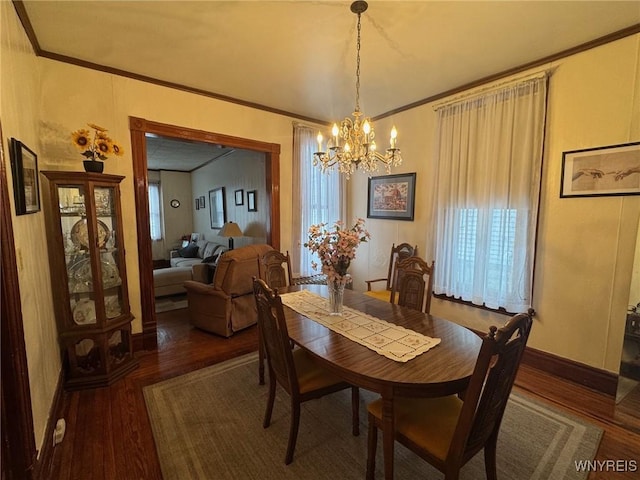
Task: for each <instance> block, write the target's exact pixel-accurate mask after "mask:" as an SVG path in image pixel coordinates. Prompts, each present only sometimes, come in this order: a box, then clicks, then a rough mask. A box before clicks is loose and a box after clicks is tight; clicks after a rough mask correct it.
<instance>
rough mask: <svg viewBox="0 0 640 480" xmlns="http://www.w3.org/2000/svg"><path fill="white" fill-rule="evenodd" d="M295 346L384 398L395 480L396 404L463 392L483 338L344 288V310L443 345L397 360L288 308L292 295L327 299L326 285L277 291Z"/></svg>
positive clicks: (388, 474) (389, 474)
mask: <svg viewBox="0 0 640 480" xmlns="http://www.w3.org/2000/svg"><path fill="white" fill-rule="evenodd" d="M278 290H279V293H280V294H281V296H282V298H283V304H284V313H285V318H286V321H287V328H288V331H289V338H290V339H291V341H292V342H293V343H294V344H295V345H297V346H299V347H300V348H302V349H304V350H306V351H307V352H308V353H309V354H311V356H312V357H313V358H314V359H315V360H317V361H318V362H319V363H320V364H321V365H322V366H323V367H324V368H326V369H327V370H329V371H331V372H333V373H334V374H335V375H337V376H339V377H340V378H342V379H343V380H344V381H346V382H348V383H350V384H352V385H355V386H357V387H359V388H363V389H366V390H370V391H372V392H375V393H378V394H380V396H381V399H382V405H383V408H382V443H383V453H384V455H383V456H384V474H385V479H392V478H393V470H394V466H393V449H394V413H393V405H394V400H395V399H396V398H398V397H439V396H446V395H452V394H460V393H462V392H464V390H465V389H466V387H467V384H468V382H469V379H470V377H471V374H472V373H473V370H474V367H475V363H476V359H477V356H478V352H479V351H480V345H481V343H482V340H481V338H480V337H479V336H478V335H477V334H476V333H474V332H472V331H471V330H469V329H467V328H465V327H463V326H461V325H459V324H456V323H454V322H452V321H449V320H445V319H443V318H439V317H436V316H434V315H430V314H426V313H423V312H421V311H418V310H412V309H409V308H406V307H402V306H399V305H397V304H392V303H390V302H385V301H383V300H379V299H376V298H372V297H368V296H366V295H364V294H363V293H361V292H357V291H354V290H349V289H345V291H344V305H345V307H348V308H349V309H353V310H356V311H358V312H362V313H364V314H366V315H367V316H370V317H372V318H375V319H379V320H382V321H384V322H388V323H390V324H393V325H396V326H399V327H403V328H405V329H408V330H411V331H413V332H417V333H419V334H422V335H424V336H426V337H429V338H430V339H439V343H437V345H435V346H433V347H432V348H429V349H428V350H427V351H425V352H424V353H419V354H417V355H416V356H414V357H413V358H411V359H409V360H406V361H404V360H403V361H397V360H395V359H391V358H388V357H387V356H384V355H381V354H380V353H379V352H377V351H374V350H373V349H371V348H369V347H367V346H365V345H364V344H361V343H358V342H357V341H354V340H353V339H351V338H348V337H347V336H345V335H343V334H342V333H338V332H337V331H334V330H332V329H331V328H329V327H328V326H326V325H323V324H321V323H319V322H318V321H316V320H313V319H312V318H310V317H309V316H307V315H303V314H301V313H299V311H296V310H294V309H293V308H291V307H289V306H287V303H288V302H287V298H286V297H287V294H288V293H291V294H292V293H293V292H299V291H301V290H307V291H309V292H310V293H312V294H314V295H317V296H319V297H325V298H328V296H329V294H328V289H327V286H326V285H303V286H291V287H287V288H283V289H278Z"/></svg>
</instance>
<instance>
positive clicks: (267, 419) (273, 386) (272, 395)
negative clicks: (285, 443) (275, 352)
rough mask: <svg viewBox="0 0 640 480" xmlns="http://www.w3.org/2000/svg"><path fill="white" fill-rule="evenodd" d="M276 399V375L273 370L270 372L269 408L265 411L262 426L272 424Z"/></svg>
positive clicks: (265, 426)
mask: <svg viewBox="0 0 640 480" xmlns="http://www.w3.org/2000/svg"><path fill="white" fill-rule="evenodd" d="M275 400H276V376H275V374H274V373H273V372H269V398H268V400H267V409H266V410H265V412H264V422H262V426H263V427H264V428H267V427H268V426H269V425H271V413H272V412H273V404H274V402H275Z"/></svg>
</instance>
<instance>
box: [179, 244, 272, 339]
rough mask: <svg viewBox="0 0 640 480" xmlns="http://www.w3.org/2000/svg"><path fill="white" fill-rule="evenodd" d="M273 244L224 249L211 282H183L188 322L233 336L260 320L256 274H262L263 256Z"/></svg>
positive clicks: (204, 328) (225, 335) (208, 330)
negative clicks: (257, 305) (255, 295)
mask: <svg viewBox="0 0 640 480" xmlns="http://www.w3.org/2000/svg"><path fill="white" fill-rule="evenodd" d="M269 250H273V248H272V247H271V246H270V245H266V244H256V245H247V246H245V247H240V248H237V249H235V250H228V251H226V252H224V253H223V254H222V255H221V256H220V257H219V259H218V264H217V266H216V269H215V273H214V274H213V281H212V283H208V284H207V283H201V282H197V281H194V280H188V281H186V282H184V288H185V289H186V290H187V300H188V303H189V307H188V309H189V321H190V322H191V324H192V325H193V326H195V327H197V328H200V329H202V330H205V331H207V332H211V333H215V334H216V335H220V336H223V337H227V338H228V337H230V336H231V335H233V334H234V332H237V331H240V330H242V329H245V328H247V327H250V326H252V325H255V324H256V323H257V322H258V311H257V309H256V304H255V300H254V298H253V277H260V276H261V275H260V258H261V257H262V255H264V254H265V253H266V252H268V251H269Z"/></svg>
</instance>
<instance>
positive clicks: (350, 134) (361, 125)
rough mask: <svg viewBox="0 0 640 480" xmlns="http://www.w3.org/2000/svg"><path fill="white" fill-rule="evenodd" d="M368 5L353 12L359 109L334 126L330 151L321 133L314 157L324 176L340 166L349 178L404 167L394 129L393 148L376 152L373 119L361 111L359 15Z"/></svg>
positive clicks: (359, 4)
mask: <svg viewBox="0 0 640 480" xmlns="http://www.w3.org/2000/svg"><path fill="white" fill-rule="evenodd" d="M367 7H368V5H367V2H365V1H355V2H353V3H352V4H351V11H352V12H353V13H355V14H357V15H358V38H357V42H356V109H355V111H354V112H353V114H352V116H353V119H352V118H351V117H346V118H345V119H344V120H342V122H341V123H340V126H338V124H337V123H334V124H333V128H332V129H331V137H330V138H329V139H328V140H327V145H326V147H327V151H324V150H323V137H322V133H318V137H317V140H318V151H317V152H315V153H314V154H313V165H314V166H320V168H321V169H322V171H323V172H325V171H327V170H331V169H332V168H333V167H334V166H335V165H337V168H338V171H339V172H340V173H344V174H346V176H347V178H349V177H350V176H351V174H353V173H354V172H355V171H356V169H359V170H362V171H364V172H367V173H369V174H371V173H373V172H376V171H377V170H378V163H381V164H383V165H384V166H385V167H386V171H387V173H391V167H392V166H394V167H397V166H398V165H400V164H401V163H402V155H401V154H400V149H399V148H397V147H396V137H397V136H398V132H397V130H396V127H395V126H394V127H393V128H392V129H391V137H390V141H389V143H390V145H389V148H387V150H386V151H385V153H380V152H378V151H377V150H376V148H377V147H376V142H375V136H376V134H375V132H374V131H373V125H372V123H371V119H370V118H369V117H367V116H366V115H365V114H364V113H362V112H361V111H360V15H361V14H362V13H363V12H365V11H366V10H367Z"/></svg>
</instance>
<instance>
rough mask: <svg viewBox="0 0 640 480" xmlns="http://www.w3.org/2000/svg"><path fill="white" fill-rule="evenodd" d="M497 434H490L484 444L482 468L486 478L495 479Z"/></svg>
mask: <svg viewBox="0 0 640 480" xmlns="http://www.w3.org/2000/svg"><path fill="white" fill-rule="evenodd" d="M497 443H498V436H497V435H492V436H491V437H490V438H489V440H488V441H487V443H485V445H484V469H485V472H486V474H487V480H497V478H498V471H497V469H496V449H497Z"/></svg>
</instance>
